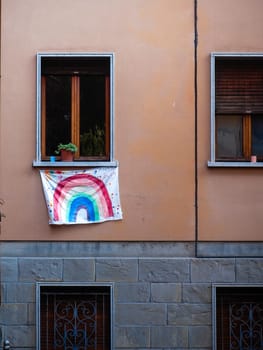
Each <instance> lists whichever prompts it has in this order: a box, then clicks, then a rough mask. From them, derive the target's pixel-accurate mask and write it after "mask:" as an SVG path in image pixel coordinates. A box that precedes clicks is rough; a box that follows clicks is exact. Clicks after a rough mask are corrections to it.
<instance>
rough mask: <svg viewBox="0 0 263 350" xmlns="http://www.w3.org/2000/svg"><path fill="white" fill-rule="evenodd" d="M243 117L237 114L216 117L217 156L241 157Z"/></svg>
mask: <svg viewBox="0 0 263 350" xmlns="http://www.w3.org/2000/svg"><path fill="white" fill-rule="evenodd" d="M242 129H243V128H242V117H240V116H237V115H232V116H230V115H220V116H219V115H218V116H217V118H216V140H217V147H216V157H217V158H241V157H242V155H243V150H242Z"/></svg>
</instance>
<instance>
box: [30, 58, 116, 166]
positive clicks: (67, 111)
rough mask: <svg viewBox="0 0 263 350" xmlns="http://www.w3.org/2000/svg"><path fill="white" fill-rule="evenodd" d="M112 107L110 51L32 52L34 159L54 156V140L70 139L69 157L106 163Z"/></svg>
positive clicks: (110, 153)
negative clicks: (34, 60) (34, 73)
mask: <svg viewBox="0 0 263 350" xmlns="http://www.w3.org/2000/svg"><path fill="white" fill-rule="evenodd" d="M113 109H114V108H113V54H85V53H83V54H82V53H80V54H74V53H72V54H63V53H55V54H49V53H43V54H41V53H39V54H37V149H36V159H37V160H36V162H35V163H36V164H38V163H40V164H39V165H41V162H42V163H43V162H49V161H50V160H52V161H53V160H54V157H56V160H59V161H60V160H61V157H60V155H59V154H58V155H57V153H56V152H57V150H58V145H60V144H63V145H65V144H70V143H73V144H74V145H75V146H76V147H77V151H76V152H75V155H74V161H75V162H82V163H84V162H86V163H92V162H96V163H98V165H100V164H102V165H103V166H107V164H108V165H110V164H109V163H111V162H114V159H113V129H114V127H113ZM72 163H74V162H72ZM52 165H54V166H55V164H52ZM72 165H74V164H72ZM96 165H97V164H96Z"/></svg>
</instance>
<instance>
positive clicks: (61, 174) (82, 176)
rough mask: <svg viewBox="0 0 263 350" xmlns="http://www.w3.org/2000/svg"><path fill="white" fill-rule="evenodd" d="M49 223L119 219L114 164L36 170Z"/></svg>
mask: <svg viewBox="0 0 263 350" xmlns="http://www.w3.org/2000/svg"><path fill="white" fill-rule="evenodd" d="M40 175H41V180H42V184H43V190H44V195H45V199H46V203H47V208H48V214H49V223H50V224H54V225H62V224H91V223H99V222H104V221H109V220H121V219H122V210H121V205H120V198H119V181H118V168H117V167H114V168H113V167H98V168H92V169H89V170H72V171H67V170H66V171H61V170H40Z"/></svg>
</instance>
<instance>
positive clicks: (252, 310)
mask: <svg viewBox="0 0 263 350" xmlns="http://www.w3.org/2000/svg"><path fill="white" fill-rule="evenodd" d="M213 290H214V324H213V325H214V347H213V349H214V350H240V349H247V350H249V349H254V350H260V349H262V348H263V317H262V315H263V298H262V297H263V287H262V286H254V287H252V286H237V287H233V286H232V287H230V286H215V287H214V289H213Z"/></svg>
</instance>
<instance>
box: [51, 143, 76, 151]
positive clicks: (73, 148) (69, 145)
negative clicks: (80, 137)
mask: <svg viewBox="0 0 263 350" xmlns="http://www.w3.org/2000/svg"><path fill="white" fill-rule="evenodd" d="M61 150H65V151H70V152H72V153H76V152H77V150H78V147H77V146H76V145H75V144H74V143H71V142H70V143H66V144H63V143H60V144H59V145H58V148H57V149H56V151H55V153H56V154H59V153H60V151H61Z"/></svg>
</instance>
